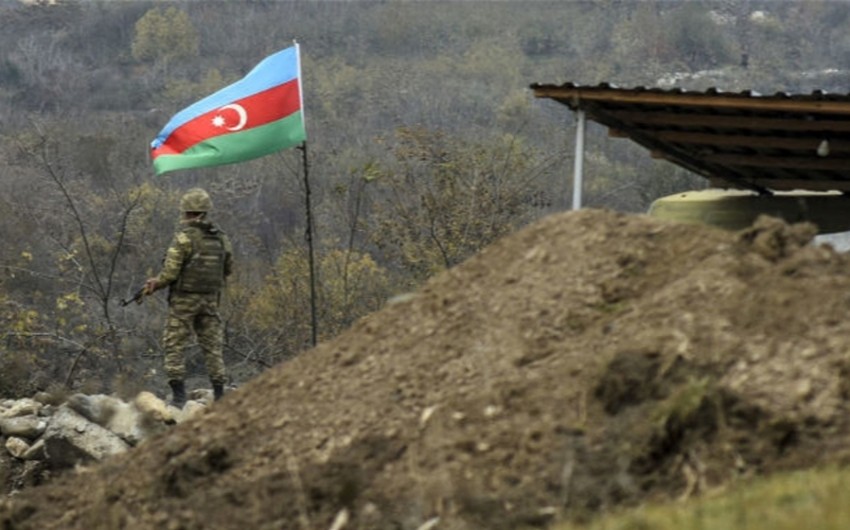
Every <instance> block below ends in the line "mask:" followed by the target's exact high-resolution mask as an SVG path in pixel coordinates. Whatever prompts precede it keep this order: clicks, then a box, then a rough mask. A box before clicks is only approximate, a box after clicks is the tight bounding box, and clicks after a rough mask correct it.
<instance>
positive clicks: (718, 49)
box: [668, 2, 736, 70]
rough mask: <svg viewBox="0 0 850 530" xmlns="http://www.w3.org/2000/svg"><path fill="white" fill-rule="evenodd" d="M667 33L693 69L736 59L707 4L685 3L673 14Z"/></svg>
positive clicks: (709, 66) (710, 66)
mask: <svg viewBox="0 0 850 530" xmlns="http://www.w3.org/2000/svg"><path fill="white" fill-rule="evenodd" d="M671 18H672V19H671V20H670V21H669V26H668V31H669V32H670V39H671V41H672V44H673V46H675V47H676V50H677V52H678V54H679V55H680V56H681V57H682V58H683V59H684V61H685V62H686V63H687V65H688V66H689V67H690V68H691V69H693V70H701V69H706V68H712V67H715V66H717V65H720V64H724V63H728V62H730V61H733V60H734V59H735V58H736V57H735V56H734V53H733V51H732V49H731V48H730V46H729V44H728V40H727V38H726V35H724V33H723V31H722V30H721V29H720V27H719V26H718V24H717V23H715V22H714V21H713V20H712V19H711V17H710V16H709V14H708V7H707V6H706V5H705V4H701V3H696V2H685V3H683V4H682V5H681V6H680V7H679V8H678V9H676V10H675V11H674V12H673V15H672V17H671Z"/></svg>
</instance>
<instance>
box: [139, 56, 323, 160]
mask: <svg viewBox="0 0 850 530" xmlns="http://www.w3.org/2000/svg"><path fill="white" fill-rule="evenodd" d="M303 107H304V105H303V100H302V92H301V60H300V56H299V49H298V44H295V45H293V46H291V47H289V48H286V49H284V50H281V51H279V52H277V53H274V54H272V55H270V56H268V57H266V58H265V59H263V60H262V61H261V62H260V63H259V64H257V65H256V66H255V67H254V68H253V69H252V70H251V71H250V72H248V74H247V75H245V77H243V78H242V79H240V80H239V81H236V82H235V83H233V84H231V85H228V86H226V87H224V88H222V89H221V90H219V91H218V92H215V93H213V94H211V95H209V96H207V97H205V98H203V99H201V100H200V101H198V102H196V103H193V104H192V105H190V106H188V107H186V108H185V109H183V110H181V111H180V112H178V113H177V114H175V115H174V116H172V118H171V120H169V122H168V123H167V124H166V125H165V127H164V128H163V129H162V130H161V131H160V132H159V134H158V135H157V136H156V138H154V140H153V142H151V146H150V153H151V158H152V160H153V167H154V171H155V172H156V174H157V175H162V174H163V173H167V172H169V171H176V170H180V169H193V168H200V167H208V166H219V165H223V164H233V163H237V162H244V161H247V160H251V159H254V158H259V157H261V156H265V155H268V154H271V153H274V152H276V151H280V150H282V149H287V148H290V147H295V146H297V145H299V144H301V143H302V142H304V141H306V139H307V133H306V130H305V127H304V109H303Z"/></svg>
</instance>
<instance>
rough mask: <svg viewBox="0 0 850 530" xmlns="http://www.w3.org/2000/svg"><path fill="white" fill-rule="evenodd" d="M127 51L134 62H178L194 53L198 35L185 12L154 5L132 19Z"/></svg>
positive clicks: (197, 48) (194, 54)
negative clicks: (133, 32) (129, 47)
mask: <svg viewBox="0 0 850 530" xmlns="http://www.w3.org/2000/svg"><path fill="white" fill-rule="evenodd" d="M135 29H136V32H135V33H136V36H135V38H134V39H133V44H132V47H131V53H132V55H133V58H134V59H136V60H137V61H143V62H144V61H166V62H169V61H180V60H186V59H194V58H195V57H197V56H198V50H199V46H200V37H199V36H198V32H197V30H196V29H195V27H194V25H193V24H192V20H191V19H190V18H189V14H188V13H186V12H185V11H183V10H181V9H178V8H176V7H174V6H171V7H167V8H165V9H162V8H158V7H155V8H153V9H151V10H150V11H148V12H147V13H145V14H144V16H142V18H140V19H139V20H138V22H136V28H135Z"/></svg>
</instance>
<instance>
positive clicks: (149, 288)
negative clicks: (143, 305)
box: [145, 278, 159, 295]
mask: <svg viewBox="0 0 850 530" xmlns="http://www.w3.org/2000/svg"><path fill="white" fill-rule="evenodd" d="M157 287H159V284H158V283H157V281H156V278H148V280H147V281H146V282H145V295H151V294H153V293H154V291H156V289H157Z"/></svg>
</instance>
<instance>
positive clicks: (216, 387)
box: [212, 381, 224, 401]
mask: <svg viewBox="0 0 850 530" xmlns="http://www.w3.org/2000/svg"><path fill="white" fill-rule="evenodd" d="M212 386H213V399H214V400H215V401H218V400H219V399H221V396H223V395H224V383H222V382H221V381H213V382H212Z"/></svg>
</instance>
